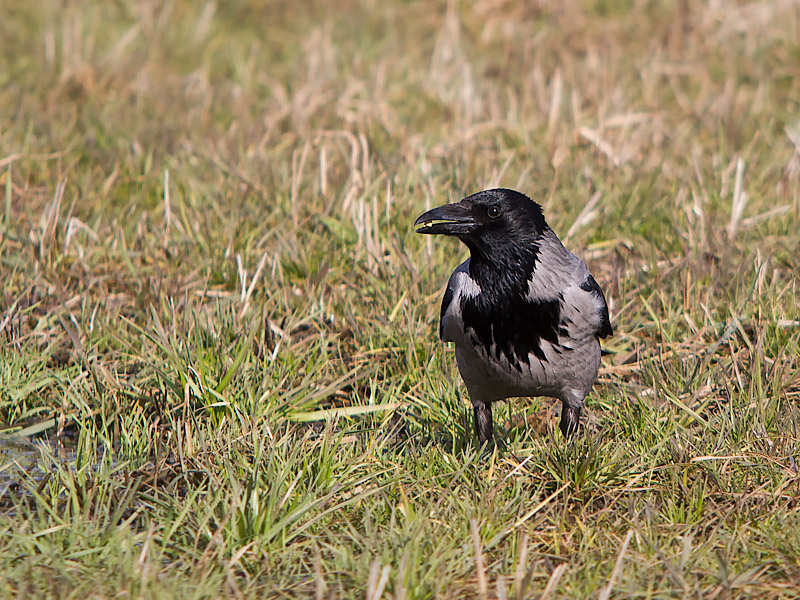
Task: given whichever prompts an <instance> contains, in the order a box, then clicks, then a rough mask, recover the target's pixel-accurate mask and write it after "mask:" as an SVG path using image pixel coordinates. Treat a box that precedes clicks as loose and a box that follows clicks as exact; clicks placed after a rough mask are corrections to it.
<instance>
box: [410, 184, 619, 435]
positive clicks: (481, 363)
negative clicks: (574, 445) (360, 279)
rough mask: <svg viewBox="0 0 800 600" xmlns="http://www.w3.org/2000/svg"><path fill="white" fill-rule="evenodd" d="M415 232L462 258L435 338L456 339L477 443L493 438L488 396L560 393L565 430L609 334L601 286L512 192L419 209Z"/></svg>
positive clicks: (576, 418)
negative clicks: (448, 245)
mask: <svg viewBox="0 0 800 600" xmlns="http://www.w3.org/2000/svg"><path fill="white" fill-rule="evenodd" d="M414 229H415V230H416V232H417V233H422V234H432V235H437V234H438V235H447V236H453V237H457V238H458V239H459V240H461V241H462V242H463V243H464V244H465V245H466V246H467V248H468V249H469V252H470V256H469V258H467V260H465V261H464V262H463V263H461V264H460V265H459V266H458V267H456V269H455V271H453V273H452V275H451V276H450V279H449V281H448V283H447V289H446V291H445V294H444V298H443V300H442V307H441V313H440V324H439V337H440V338H441V340H442V341H443V342H453V343H454V345H455V354H456V363H457V365H458V370H459V372H460V374H461V378H462V379H463V381H464V384H465V385H466V387H467V392H468V393H469V397H470V400H471V402H472V408H473V413H474V419H475V430H476V433H477V436H478V441H479V444H480V446H481V447H483V446H484V444H486V443H487V442H489V441H490V440H492V441H493V440H494V437H493V433H494V426H493V423H492V403H494V402H497V401H499V400H504V399H507V398H512V397H525V396H548V397H551V398H555V399H557V400H561V403H562V410H561V421H560V424H559V429H560V430H561V432H562V434H563V435H564V437H567V438H568V437H570V436H571V435H572V434H574V433H575V432H576V431H577V429H578V425H579V423H580V417H581V410H582V408H583V404H584V398H585V397H586V395H587V394H588V393H589V391H590V390H591V388H592V386H593V385H594V383H595V380H596V378H597V372H598V369H599V368H600V356H601V348H600V340H601V339H605V338H607V337H608V336H611V335H613V330H612V327H611V322H610V318H609V312H608V304H607V303H606V298H605V295H604V294H603V290H602V289H601V288H600V286H599V285H598V283H597V281H596V280H595V278H594V277H593V276H592V274H591V273H590V272H589V269H588V268H587V267H586V264H585V263H584V262H583V261H582V260H581V259H580V258H578V257H577V256H575V255H574V254H573V253H572V252H570V251H569V250H567V249H566V248H565V247H564V245H563V244H562V242H561V240H560V239H559V238H558V236H557V235H556V234H555V232H554V231H553V230H552V229H551V228H550V226H549V225H548V224H547V221H545V217H544V213H543V211H542V207H541V206H540V205H539V204H538V203H536V202H535V201H534V200H532V199H530V198H529V197H528V196H526V195H525V194H523V193H521V192H517V191H514V190H510V189H490V190H484V191H481V192H478V193H476V194H473V195H471V196H468V197H466V198H464V199H463V200H461V201H460V202H457V203H454V204H445V205H444V206H439V207H437V208H434V209H432V210H429V211H427V212H425V213H424V214H422V215H420V217H419V218H417V220H416V221H415V222H414Z"/></svg>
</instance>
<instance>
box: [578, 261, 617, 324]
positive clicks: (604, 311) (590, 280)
mask: <svg viewBox="0 0 800 600" xmlns="http://www.w3.org/2000/svg"><path fill="white" fill-rule="evenodd" d="M581 289H582V290H583V291H584V292H590V293H592V294H594V295H595V296H597V297H598V298H600V299H601V300H602V303H601V306H600V329H599V330H598V331H597V336H598V337H600V338H603V339H605V338H607V337H608V336H610V335H614V330H613V329H611V319H610V318H609V315H608V305H607V304H606V297H605V296H604V295H603V290H602V289H601V288H600V286H599V285H598V284H597V281H595V279H594V277H592V276H591V274H590V275H589V277H587V278H586V281H584V282H583V283H581Z"/></svg>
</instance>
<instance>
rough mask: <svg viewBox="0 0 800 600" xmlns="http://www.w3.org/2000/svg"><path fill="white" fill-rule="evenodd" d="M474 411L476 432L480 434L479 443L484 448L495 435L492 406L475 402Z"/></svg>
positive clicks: (473, 403)
mask: <svg viewBox="0 0 800 600" xmlns="http://www.w3.org/2000/svg"><path fill="white" fill-rule="evenodd" d="M472 410H473V412H474V413H475V431H476V432H477V433H478V442H479V443H480V445H481V446H483V445H484V444H486V442H488V441H489V440H491V439H492V435H493V433H494V425H493V424H492V404H491V402H480V401H477V400H473V402H472Z"/></svg>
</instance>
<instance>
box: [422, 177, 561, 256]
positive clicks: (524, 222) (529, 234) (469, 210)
mask: <svg viewBox="0 0 800 600" xmlns="http://www.w3.org/2000/svg"><path fill="white" fill-rule="evenodd" d="M414 227H415V228H417V233H429V234H442V235H452V236H456V237H458V238H459V239H460V240H461V241H462V242H464V243H465V244H466V245H467V247H468V248H469V249H470V252H471V254H472V256H473V258H475V259H487V260H490V261H491V260H492V259H493V258H500V256H501V255H507V254H508V253H509V251H510V252H511V253H512V254H517V251H522V252H524V251H525V250H526V249H529V248H531V247H532V246H535V245H536V241H537V240H538V239H539V238H540V237H541V235H542V233H544V232H545V231H546V230H547V229H548V227H547V223H546V222H545V220H544V215H543V214H542V207H541V206H539V205H538V204H537V203H536V202H534V201H533V200H531V199H530V198H528V197H527V196H526V195H525V194H521V193H519V192H515V191H514V190H507V189H496V190H485V191H483V192H478V193H477V194H473V195H472V196H468V197H467V198H464V199H463V200H462V201H461V202H458V203H456V204H445V205H444V206H440V207H438V208H434V209H433V210H429V211H428V212H426V213H425V214H424V215H422V216H420V217H419V218H418V219H417V220H416V221H415V222H414Z"/></svg>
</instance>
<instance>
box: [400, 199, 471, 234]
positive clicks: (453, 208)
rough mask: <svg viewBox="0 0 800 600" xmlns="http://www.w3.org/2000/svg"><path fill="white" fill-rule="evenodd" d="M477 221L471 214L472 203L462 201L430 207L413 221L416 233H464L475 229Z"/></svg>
mask: <svg viewBox="0 0 800 600" xmlns="http://www.w3.org/2000/svg"><path fill="white" fill-rule="evenodd" d="M477 226H478V223H477V222H476V221H475V218H474V217H473V216H472V205H470V204H465V203H464V202H463V201H462V202H459V203H457V204H445V205H444V206H439V207H437V208H434V209H431V210H429V211H428V212H426V213H425V214H424V215H421V216H420V217H419V218H417V220H416V221H414V229H416V231H417V233H429V234H443V235H466V234H468V233H471V232H473V231H475V229H476V228H477Z"/></svg>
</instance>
